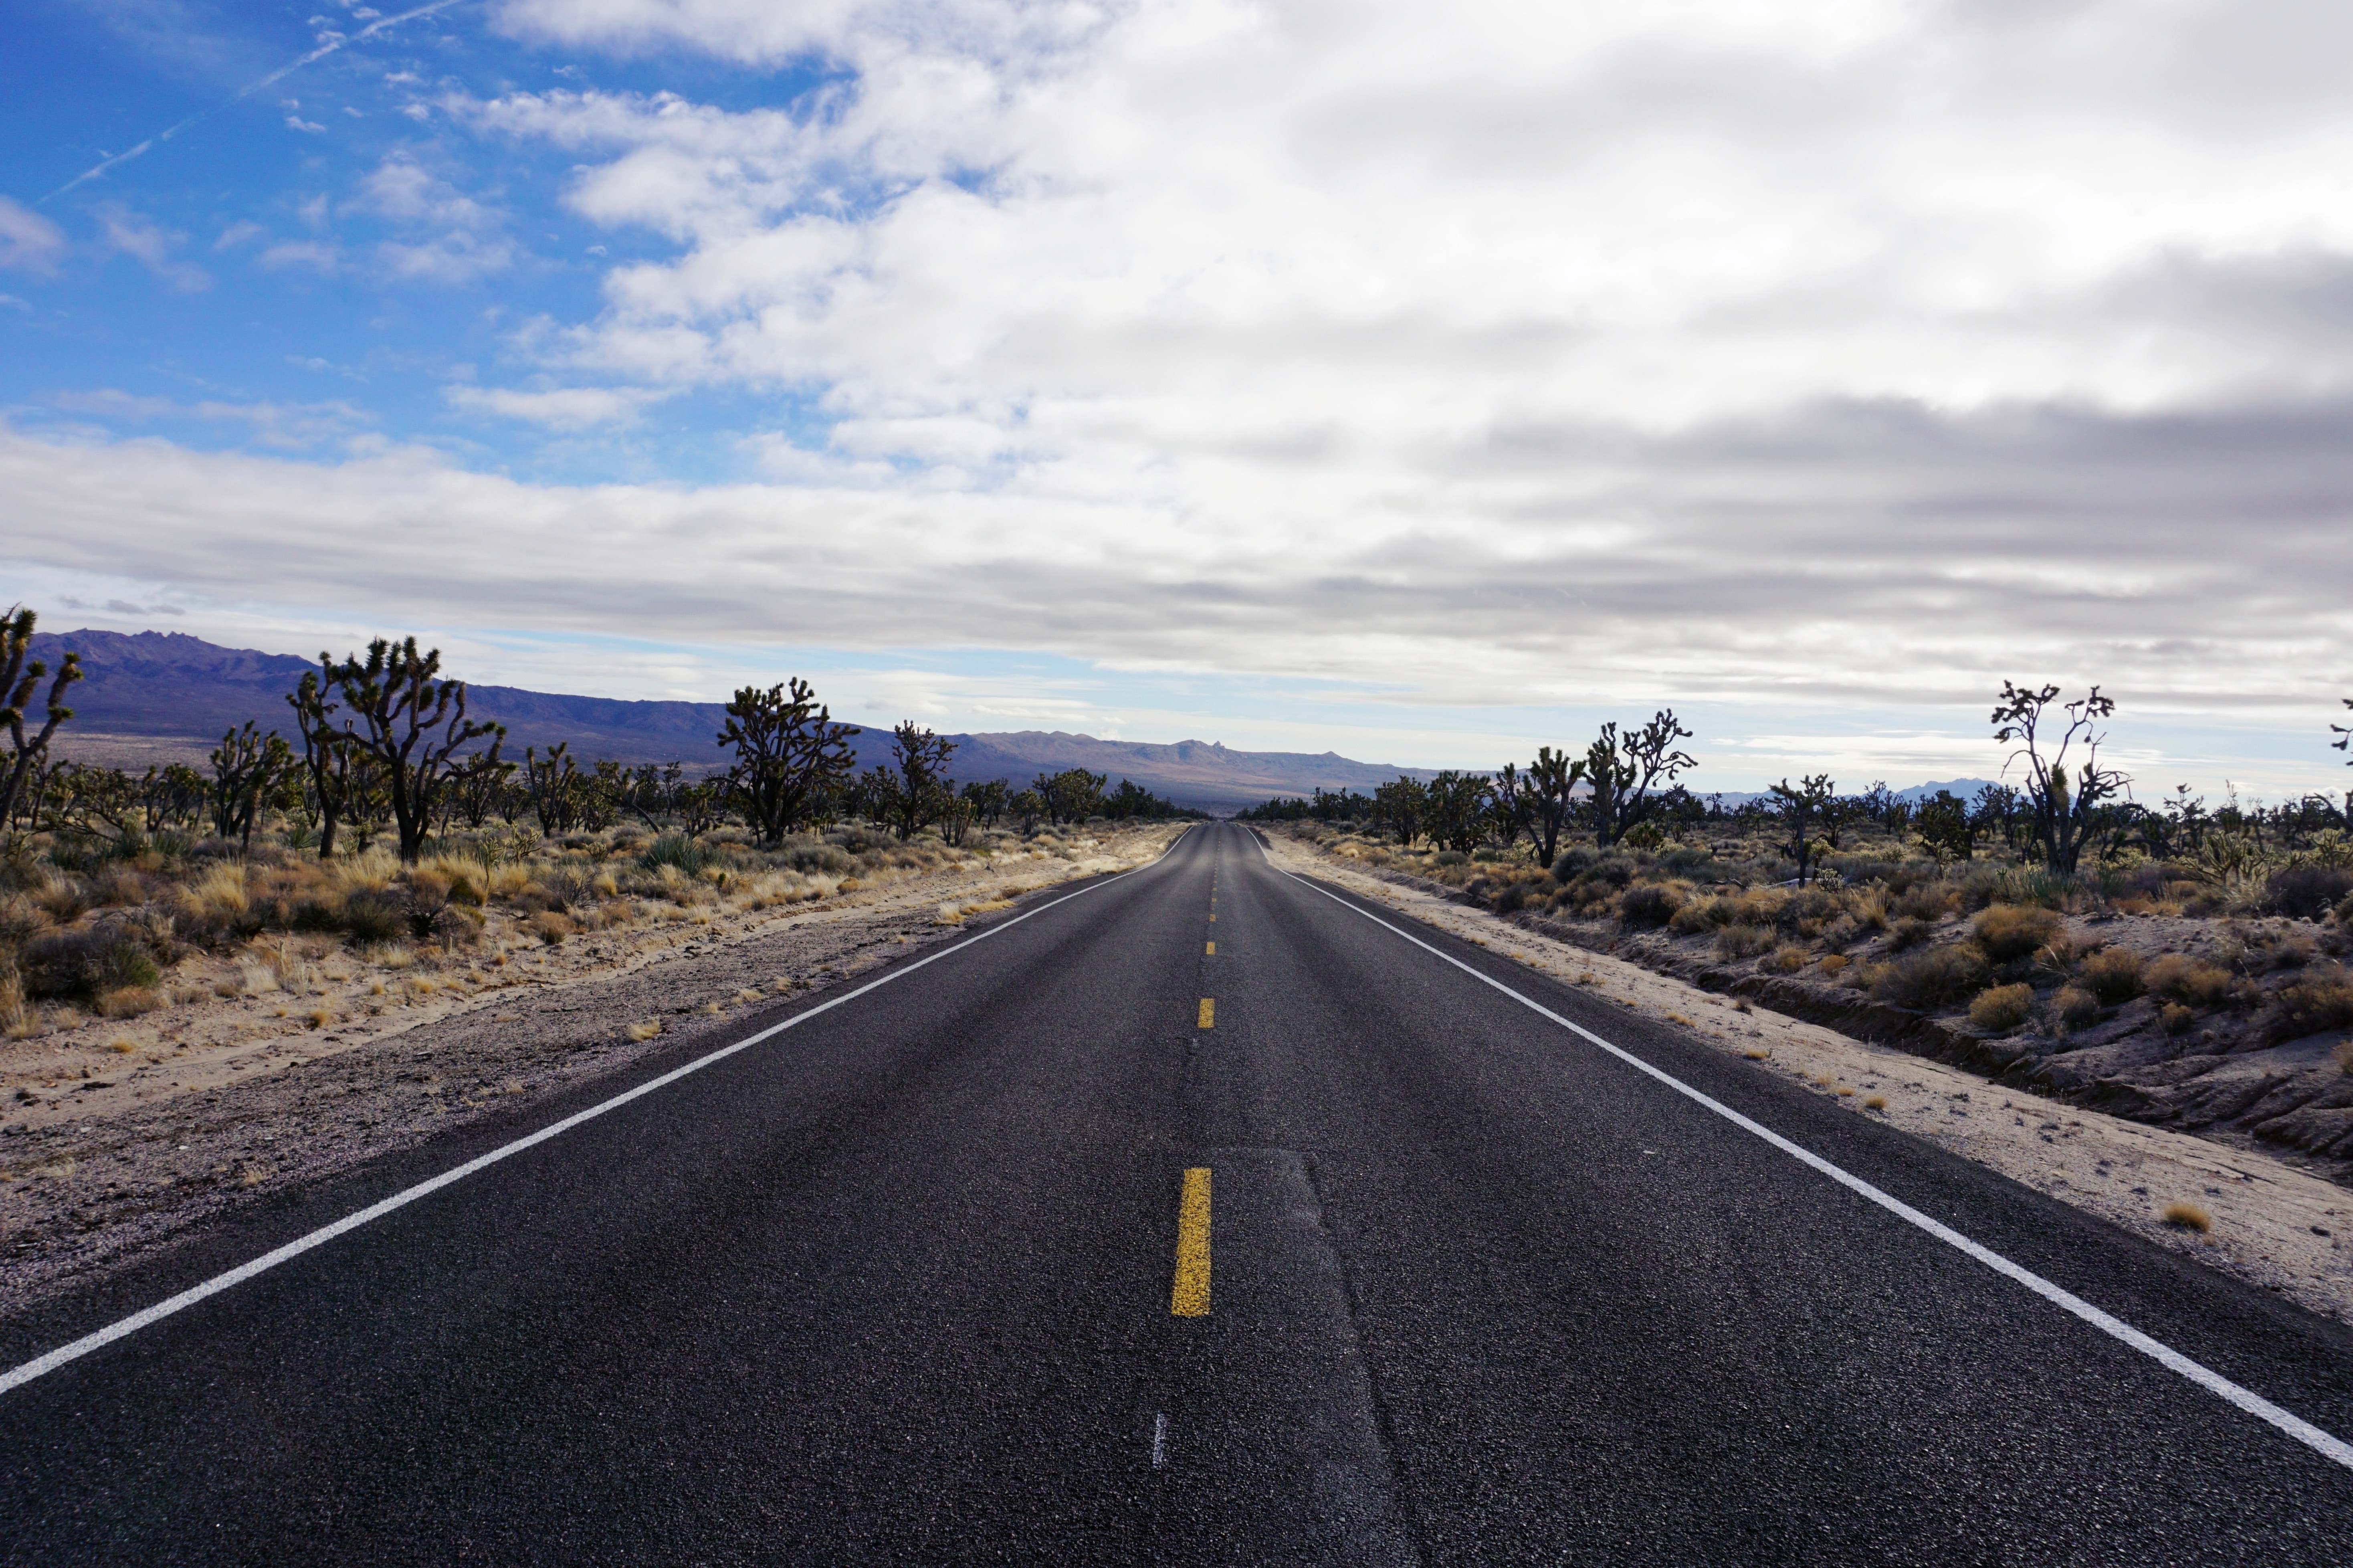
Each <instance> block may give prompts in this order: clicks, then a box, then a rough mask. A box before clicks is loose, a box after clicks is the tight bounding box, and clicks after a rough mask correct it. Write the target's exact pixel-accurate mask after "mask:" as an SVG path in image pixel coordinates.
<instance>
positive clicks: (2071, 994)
mask: <svg viewBox="0 0 2353 1568" xmlns="http://www.w3.org/2000/svg"><path fill="white" fill-rule="evenodd" d="M2051 1015H2052V1017H2054V1018H2056V1019H2057V1020H2058V1021H2059V1022H2061V1023H2062V1024H2063V1025H2064V1026H2065V1027H2067V1028H2069V1029H2081V1028H2083V1027H2084V1025H2085V1024H2087V1023H2090V1022H2093V1021H2094V1020H2095V1019H2097V1018H2098V1017H2099V1016H2100V999H2099V998H2098V997H2096V996H2094V995H2093V994H2092V993H2091V992H2090V991H2085V990H2084V988H2083V987H2082V986H2079V985H2069V986H2062V987H2060V988H2059V994H2058V995H2057V996H2054V997H2052V999H2051Z"/></svg>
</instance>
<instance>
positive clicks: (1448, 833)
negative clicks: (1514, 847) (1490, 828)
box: [1427, 768, 1493, 854]
mask: <svg viewBox="0 0 2353 1568" xmlns="http://www.w3.org/2000/svg"><path fill="white" fill-rule="evenodd" d="M1427 797H1428V800H1429V807H1428V810H1429V818H1428V820H1429V822H1430V837H1432V838H1434V839H1436V840H1437V841H1438V842H1440V843H1441V844H1443V845H1445V846H1446V847H1447V848H1448V849H1451V850H1455V851H1459V852H1461V853H1465V854H1467V853H1470V852H1471V851H1472V850H1474V849H1476V848H1478V847H1479V841H1480V840H1482V839H1483V838H1485V837H1486V836H1487V824H1488V821H1489V818H1488V809H1489V805H1490V802H1491V801H1492V800H1493V787H1492V786H1491V785H1489V784H1488V782H1487V780H1486V779H1483V778H1482V777H1481V776H1480V775H1478V774H1476V773H1464V772H1461V771H1459V770H1457V769H1455V768H1447V769H1446V770H1445V771H1444V772H1442V773H1440V774H1439V775H1438V776H1437V777H1436V778H1434V779H1431V780H1430V785H1429V788H1428V790H1427Z"/></svg>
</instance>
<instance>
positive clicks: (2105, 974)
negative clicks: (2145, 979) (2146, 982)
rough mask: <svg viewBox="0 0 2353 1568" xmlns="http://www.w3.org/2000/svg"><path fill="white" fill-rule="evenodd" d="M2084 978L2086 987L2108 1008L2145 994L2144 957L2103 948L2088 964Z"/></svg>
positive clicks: (2121, 949)
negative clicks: (2142, 989) (2142, 959)
mask: <svg viewBox="0 0 2353 1568" xmlns="http://www.w3.org/2000/svg"><path fill="white" fill-rule="evenodd" d="M2082 974H2083V980H2084V986H2085V987H2086V988H2087V989H2088V990H2089V991H2091V993H2092V994H2093V995H2094V996H2096V997H2098V998H2099V999H2100V1001H2101V1002H2102V1003H2103V1004H2104V1005H2105V1006H2108V1007H2116V1006H2118V1005H2120V1004H2122V1003H2124V1002H2127V1001H2131V1000H2132V999H2133V998H2135V997H2137V996H2138V995H2139V994H2140V992H2141V960H2140V955H2139V954H2138V953H2136V952H2134V951H2133V950H2132V949H2131V948H2101V949H2100V950H2099V951H2098V952H2096V953H2094V954H2093V955H2092V956H2091V957H2090V958H2088V959H2084V968H2083V970H2082Z"/></svg>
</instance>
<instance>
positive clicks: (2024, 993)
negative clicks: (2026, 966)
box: [1969, 981, 2034, 1034]
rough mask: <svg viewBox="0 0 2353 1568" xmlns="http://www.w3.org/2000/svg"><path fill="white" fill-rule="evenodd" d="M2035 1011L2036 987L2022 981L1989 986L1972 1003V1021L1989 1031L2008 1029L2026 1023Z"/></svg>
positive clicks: (1970, 1007)
mask: <svg viewBox="0 0 2353 1568" xmlns="http://www.w3.org/2000/svg"><path fill="white" fill-rule="evenodd" d="M2033 1011H2034V988H2033V987H2032V986H2031V985H2028V984H2026V983H2025V982H2023V981H2021V982H2019V983H2017V984H2015V985H1997V986H1989V987H1988V988H1987V989H1985V990H1984V991H1979V992H1978V995H1977V1000H1976V1001H1972V1002H1970V1003H1969V1024H1970V1027H1972V1028H1975V1029H1981V1030H1983V1031H1985V1033H1989V1034H2001V1033H2008V1032H2009V1031H2010V1030H2012V1029H2016V1028H2017V1027H2018V1026H2019V1025H2021V1024H2022V1023H2024V1022H2026V1020H2027V1017H2028V1015H2029V1014H2031V1012H2033Z"/></svg>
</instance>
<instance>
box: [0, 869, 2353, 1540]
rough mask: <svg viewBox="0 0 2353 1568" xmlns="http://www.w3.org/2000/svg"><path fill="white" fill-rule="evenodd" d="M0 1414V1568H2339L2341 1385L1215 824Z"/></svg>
mask: <svg viewBox="0 0 2353 1568" xmlns="http://www.w3.org/2000/svg"><path fill="white" fill-rule="evenodd" d="M838 989H839V988H838ZM747 1035H748V1036H749V1037H750V1043H749V1044H744V1043H743V1041H744V1037H745V1036H747ZM731 1044H733V1045H735V1046H737V1047H738V1048H736V1049H734V1050H733V1051H732V1053H721V1048H722V1047H724V1046H728V1045H731ZM715 1053H719V1054H715ZM631 1091H638V1092H635V1093H634V1097H631ZM616 1101H618V1103H615V1102H616ZM584 1113H589V1114H584ZM534 1135H541V1136H538V1137H537V1139H536V1141H532V1139H533V1137H534ZM518 1144H521V1145H522V1146H521V1147H517V1145H518ZM453 1173H454V1179H448V1180H439V1179H443V1178H449V1177H451V1176H452V1175H453ZM437 1180H439V1184H438V1185H433V1184H432V1183H434V1182H435V1181H437ZM420 1186H422V1187H425V1188H427V1190H426V1191H423V1192H419V1191H417V1189H418V1188H419V1187H420ZM371 1211H373V1212H371ZM355 1218H356V1219H357V1222H358V1223H354V1224H343V1228H342V1229H340V1230H337V1231H335V1232H334V1234H329V1235H327V1236H324V1237H323V1238H322V1237H321V1236H319V1235H318V1234H317V1233H318V1232H320V1231H321V1230H322V1228H324V1227H332V1226H335V1225H337V1224H339V1223H341V1222H347V1221H351V1220H353V1219H355ZM280 1249H283V1251H282V1254H281V1255H279V1256H278V1257H277V1260H276V1261H274V1262H273V1261H270V1260H271V1258H272V1255H273V1254H280ZM257 1263H263V1264H267V1265H268V1266H261V1267H257V1266H256V1265H257ZM182 1293H193V1297H192V1298H189V1299H185V1300H178V1302H177V1305H176V1306H174V1309H171V1310H169V1311H165V1312H161V1313H158V1312H156V1311H155V1310H153V1309H154V1308H156V1307H157V1306H158V1305H159V1304H164V1305H171V1304H173V1303H174V1301H175V1300H176V1299H177V1298H180V1297H181V1296H182ZM134 1314H141V1315H142V1316H134ZM0 1365H5V1366H7V1367H12V1368H15V1369H16V1371H14V1372H9V1373H7V1375H6V1377H5V1379H0V1562H6V1563H40V1564H84V1563H272V1564H280V1563H466V1562H485V1563H664V1564H669V1563H681V1564H684V1563H816V1564H833V1563H962V1562H982V1561H986V1562H1023V1563H1371V1564H1402V1563H1644V1564H1648V1563H1741V1564H1746V1563H1791V1564H1829V1563H1923V1564H1956V1563H1989V1564H1990V1563H2000V1564H2005V1565H2011V1564H2029V1563H2069V1564H2099V1563H2116V1564H2136V1565H2138V1564H2159V1563H2163V1564H2174V1563H2249V1564H2253V1563H2262V1564H2267V1565H2274V1568H2276V1565H2284V1564H2298V1563H2315V1564H2320V1563H2338V1564H2341V1563H2353V1449H2348V1448H2346V1446H2345V1445H2344V1443H2343V1442H2342V1441H2341V1439H2343V1438H2344V1437H2345V1436H2348V1435H2353V1333H2348V1330H2346V1329H2345V1328H2343V1327H2342V1326H2340V1325H2337V1324H2335V1323H2331V1322H2328V1321H2326V1320H2323V1319H2318V1318H2316V1317H2314V1316H2312V1315H2310V1314H2308V1313H2306V1312H2304V1311H2302V1310H2300V1309H2299V1308H2295V1307H2294V1306H2292V1305H2290V1304H2288V1303H2285V1302H2284V1301H2282V1300H2280V1299H2278V1298H2275V1297H2274V1296H2272V1295H2270V1294H2268V1293H2266V1292H2263V1291H2261V1290H2258V1289H2254V1288H2253V1287H2247V1286H2245V1285H2242V1284H2241V1283H2239V1282H2237V1281H2235V1280H2233V1279H2231V1278H2229V1277H2224V1276H2222V1275H2221V1274H2218V1273H2214V1272H2211V1271H2208V1270H2205V1269H2201V1268H2200V1267H2199V1266H2196V1265H2195V1264H2193V1263H2191V1262H2189V1261H2187V1260H2184V1259H2182V1258H2179V1257H2177V1256H2175V1255H2170V1254H2168V1253H2166V1252H2164V1251H2162V1250H2160V1249H2158V1248H2156V1247H2153V1246H2151V1245H2147V1244H2146V1243H2144V1242H2142V1241H2141V1240H2139V1239H2137V1238H2136V1237H2134V1236H2132V1235H2130V1234H2126V1233H2124V1232H2121V1231H2118V1230H2116V1229H2114V1228H2112V1227H2110V1226H2108V1225H2105V1224H2102V1223H2101V1222H2100V1221H2098V1220H2096V1219H2094V1218H2092V1217H2090V1216H2088V1215H2085V1214H2083V1213H2078V1212H2077V1211H2075V1210H2073V1209H2070V1208H2068V1207H2066V1206H2065V1205H2063V1204H2061V1203H2058V1202H2053V1201H2052V1200H2050V1199H2048V1198H2046V1197H2043V1196H2042V1195H2040V1194H2038V1193H2036V1192H2031V1191H2029V1190H2027V1189H2025V1188H2022V1187H2021V1186H2019V1185H2017V1184H2016V1183H2014V1182H2011V1181H2007V1180H2005V1179H2004V1178H2002V1177H2000V1176H1997V1175H1994V1174H1992V1173H1990V1172H1989V1171H1984V1170H1982V1169H1979V1168H1978V1167H1976V1166H1973V1165H1970V1164H1968V1163H1967V1162H1966V1161H1963V1160H1958V1159H1956V1158H1955V1157H1953V1156H1951V1155H1949V1154H1947V1153H1946V1152H1944V1151H1943V1150H1939V1149H1936V1148H1935V1147H1933V1146H1930V1145H1928V1144H1926V1143H1924V1142H1922V1141H1920V1140H1919V1139H1915V1138H1912V1137H1910V1136H1908V1135H1906V1134H1905V1133H1903V1132H1901V1131H1898V1130H1896V1129H1894V1128H1891V1127H1889V1126H1887V1125H1885V1124H1883V1123H1882V1122H1880V1121H1877V1120H1875V1119H1873V1118H1870V1117H1868V1116H1865V1115H1862V1114H1858V1113H1856V1112H1854V1111H1852V1110H1851V1109H1849V1108H1846V1107H1842V1106H1840V1105H1837V1104H1834V1103H1832V1102H1831V1101H1830V1100H1828V1099H1827V1098H1825V1097H1818V1096H1814V1095H1810V1094H1808V1093H1806V1092H1804V1091H1803V1090H1801V1089H1799V1087H1797V1086H1793V1085H1791V1084H1788V1083H1787V1082H1785V1081H1783V1080H1781V1079H1779V1078H1778V1077H1776V1076H1774V1075H1769V1074H1767V1073H1764V1072H1760V1071H1757V1070H1756V1069H1755V1068H1754V1067H1753V1066H1752V1065H1750V1064H1748V1063H1746V1062H1743V1061H1741V1060H1739V1059H1738V1058H1736V1057H1733V1056H1729V1055H1727V1054H1725V1053H1723V1052H1721V1051H1720V1050H1718V1049H1715V1048H1714V1047H1710V1046H1707V1045H1704V1044H1699V1043H1697V1042H1695V1041H1694V1040H1692V1039H1690V1038H1688V1037H1687V1035H1686V1034H1685V1033H1683V1032H1682V1031H1680V1030H1678V1029H1676V1028H1674V1027H1672V1026H1671V1025H1669V1024H1666V1023H1661V1022H1655V1021H1652V1020H1649V1019H1640V1018H1635V1017H1631V1016H1629V1015H1627V1014H1625V1013H1623V1012H1620V1011H1618V1010H1616V1009H1614V1008H1612V1007H1610V1006H1609V1005H1608V1004H1607V1003H1605V1002H1603V1001H1599V1000H1597V999H1595V998H1592V997H1590V996H1588V995H1586V994H1584V993H1583V992H1581V991H1577V989H1576V988H1574V987H1571V986H1567V985H1564V984H1561V983H1558V982H1556V981H1554V980H1550V979H1549V978H1547V977H1546V976H1544V975H1542V974H1538V973H1534V972H1531V971H1530V970H1528V969H1525V968H1524V967H1522V966H1520V965H1516V964H1514V963H1511V962H1509V961H1507V960H1505V959H1502V958H1500V957H1498V956H1497V955H1495V954H1493V953H1491V952H1489V951H1487V950H1485V949H1482V948H1478V947H1475V946H1472V945H1469V944H1466V943H1461V942H1459V941H1456V940H1454V939H1453V938H1449V937H1446V936H1443V935H1440V934H1439V933H1436V932H1434V931H1432V930H1430V929H1429V928H1427V927H1422V926H1419V925H1417V924H1413V923H1410V922H1405V921H1401V920H1400V919H1399V918H1398V916H1396V915H1394V914H1393V913H1390V912H1388V911H1386V910H1383V909H1381V908H1379V907H1378V906H1375V905H1368V904H1366V902H1364V901H1362V900H1358V899H1356V898H1354V897H1352V896H1349V895H1344V894H1340V893H1338V892H1336V891H1335V890H1331V889H1328V888H1326V887H1324V886H1323V885H1319V884H1316V883H1313V882H1309V881H1304V880H1302V879H1299V878H1296V877H1293V876H1290V875H1286V874H1283V873H1282V872H1280V871H1278V870H1277V869H1276V868H1275V867H1274V866H1273V865H1272V864H1271V863H1269V861H1268V860H1267V859H1266V857H1265V854H1264V853H1263V851H1262V850H1261V847H1260V844H1259V842H1258V841H1257V839H1256V838H1255V837H1254V836H1253V835H1252V833H1251V832H1249V831H1248V830H1247V829H1245V828H1243V827H1241V826H1239V825H1236V824H1230V823H1228V824H1210V825H1204V826H1201V827H1198V828H1195V829H1192V830H1190V831H1189V832H1187V833H1186V834H1185V835H1184V836H1183V837H1182V838H1181V839H1179V840H1178V841H1177V842H1176V846H1175V847H1174V848H1173V849H1172V850H1171V851H1170V853H1168V854H1167V855H1166V857H1165V858H1164V859H1162V860H1161V861H1159V862H1158V863H1155V864H1153V865H1151V866H1148V867H1145V868H1144V869H1141V870H1138V871H1135V872H1132V873H1129V874H1124V875H1119V876H1114V877H1108V878H1103V879H1100V880H1097V881H1095V882H1092V883H1089V884H1085V885H1079V886H1078V887H1077V888H1076V889H1075V890H1073V889H1072V888H1070V887H1066V888H1063V889H1060V890H1057V891H1056V892H1054V893H1050V894H1046V895H1039V896H1037V897H1035V898H1033V899H1031V900H1030V901H1029V903H1028V904H1027V905H1026V906H1024V907H1023V908H1022V909H1019V910H1017V911H1014V912H1012V913H1011V914H1008V915H1007V916H1002V917H1000V918H998V919H997V921H996V922H995V923H994V924H993V925H990V926H987V927H980V928H979V929H978V933H977V935H976V936H975V937H972V938H965V939H962V940H960V941H959V942H958V943H957V944H956V945H955V946H952V947H948V948H942V949H937V950H934V952H933V953H931V954H930V955H928V956H927V957H924V958H923V959H911V960H907V961H903V962H902V963H901V964H900V965H898V966H896V967H895V968H893V969H888V970H885V971H882V976H881V979H880V980H879V981H876V982H871V983H869V984H866V985H864V986H861V987H859V988H858V989H855V990H848V991H839V994H828V995H826V996H823V997H820V998H818V999H814V1000H807V1001H800V1002H797V1003H789V1004H779V1006H778V1007H777V1008H776V1010H775V1011H774V1012H772V1013H770V1014H768V1015H765V1016H762V1017H756V1018H754V1021H753V1024H752V1025H751V1026H748V1027H747V1026H744V1025H741V1024H738V1025H736V1026H735V1028H734V1032H733V1033H731V1034H729V1035H727V1036H724V1037H712V1036H706V1037H704V1038H703V1039H702V1040H700V1041H693V1042H687V1043H683V1044H681V1046H680V1047H679V1048H677V1049H675V1050H673V1051H672V1052H670V1054H667V1055H665V1056H662V1057H659V1058H657V1059H653V1060H650V1061H648V1062H646V1063H644V1064H641V1065H639V1066H638V1068H636V1069H635V1070H634V1071H633V1072H632V1073H631V1074H629V1075H627V1076H625V1077H622V1078H619V1079H616V1080H607V1081H606V1082H604V1083H602V1084H600V1085H597V1086H594V1087H593V1088H590V1089H584V1090H581V1091H579V1092H578V1093H577V1094H575V1096H574V1097H572V1098H571V1099H570V1100H568V1101H565V1102H563V1103H559V1104H556V1105H554V1106H552V1107H551V1106H544V1105H543V1106H539V1107H533V1108H532V1109H531V1110H529V1111H527V1112H518V1113H514V1114H513V1115H512V1116H511V1117H510V1118H508V1119H506V1120H504V1121H493V1122H487V1123H475V1124H472V1125H470V1126H469V1127H467V1128H460V1129H458V1130H456V1131H454V1132H452V1133H450V1134H448V1135H447V1136H445V1137H443V1138H440V1139H436V1140H435V1141H433V1142H430V1143H427V1144H426V1145H423V1146H420V1147H417V1148H414V1149H411V1150H405V1151H402V1152H400V1153H398V1154H396V1155H391V1156H386V1157H385V1158H383V1159H381V1160H376V1161H375V1162H373V1163H371V1164H370V1165H368V1166H366V1167H364V1168H362V1169H360V1170H359V1171H354V1172H353V1173H350V1174H349V1175H347V1176H344V1177H342V1178H338V1179H335V1180H333V1181H326V1182H322V1183H319V1184H317V1185H315V1186H312V1187H311V1188H308V1189H305V1190H302V1191H300V1192H292V1193H290V1194H287V1195H285V1196H283V1197H280V1198H278V1199H275V1200H272V1201H269V1202H264V1203H261V1204H259V1205H258V1206H257V1207H256V1208H255V1209H253V1210H252V1211H250V1212H248V1213H246V1214H244V1215H243V1216H241V1217H240V1218H238V1219H237V1220H236V1221H234V1222H232V1223H230V1224H227V1225H224V1226H222V1227H220V1228H219V1229H218V1230H216V1232H215V1233H213V1234H209V1235H207V1236H206V1238H204V1240H203V1241H202V1242H201V1243H198V1244H195V1245H189V1246H185V1247H182V1248H179V1249H176V1250H174V1251H173V1252H171V1253H170V1254H168V1255H164V1256H162V1257H159V1258H157V1259H155V1260H153V1261H151V1262H150V1263H148V1264H146V1265H143V1266H139V1267H135V1268H132V1269H131V1270H129V1271H127V1272H125V1273H123V1274H121V1275H119V1276H116V1277H112V1278H111V1279H110V1280H108V1281H107V1282H106V1283H105V1284H104V1285H102V1286H100V1287H92V1288H90V1289H88V1290H86V1291H84V1292H83V1293H82V1294H81V1295H79V1296H78V1297H74V1298H68V1299H64V1300H61V1301H58V1302H55V1303H53V1304H51V1305H50V1306H48V1307H47V1308H43V1309H41V1310H39V1311H38V1312H37V1313H32V1314H28V1315H24V1316H21V1317H20V1318H18V1319H16V1320H15V1321H12V1322H8V1323H6V1324H0ZM2332 1445H2334V1446H2333V1447H2332Z"/></svg>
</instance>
